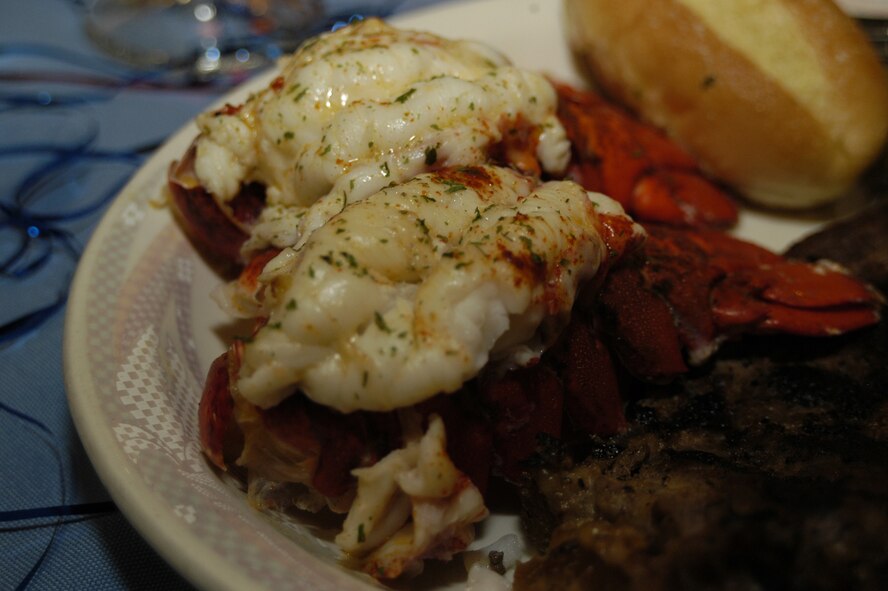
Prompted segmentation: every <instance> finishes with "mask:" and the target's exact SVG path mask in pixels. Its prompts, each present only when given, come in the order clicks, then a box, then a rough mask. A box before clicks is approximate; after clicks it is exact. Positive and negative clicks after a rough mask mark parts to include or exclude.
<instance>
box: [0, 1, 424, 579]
mask: <svg viewBox="0 0 888 591" xmlns="http://www.w3.org/2000/svg"><path fill="white" fill-rule="evenodd" d="M90 1H91V0H80V1H78V0H28V1H16V0H0V3H2V15H3V17H2V18H0V271H2V273H0V325H2V331H0V376H2V377H0V483H2V487H3V494H2V495H0V589H4V590H5V589H25V588H28V589H91V590H98V589H188V588H190V585H189V584H188V583H187V582H186V581H185V580H183V579H182V578H181V577H180V576H179V575H178V574H177V573H176V572H174V571H173V570H172V569H171V568H170V567H169V566H168V565H166V564H165V563H164V562H163V560H162V559H161V558H160V557H159V556H158V555H157V554H156V553H155V551H154V550H153V549H152V548H151V547H149V546H148V545H147V543H146V542H145V541H144V540H142V538H141V537H140V536H139V534H138V533H137V532H136V531H135V530H133V528H132V527H131V526H130V525H129V524H128V523H127V521H126V519H125V517H124V516H123V515H122V514H121V513H120V512H119V511H118V510H117V508H116V507H115V506H114V504H113V502H112V501H111V499H110V498H109V496H108V493H107V492H106V490H105V488H104V487H103V486H102V483H101V482H100V480H99V479H98V477H97V476H96V473H95V471H94V470H93V468H92V466H91V464H90V461H89V458H88V457H87V456H86V454H85V452H84V450H83V447H82V446H81V443H80V440H79V438H78V435H77V432H76V429H75V427H74V425H73V423H72V421H71V416H70V414H69V411H68V406H67V400H66V396H65V389H64V383H63V377H62V339H63V325H64V318H65V297H66V294H67V287H68V283H69V282H70V278H71V276H72V274H73V272H74V269H75V267H76V263H77V257H78V255H79V253H80V252H81V251H82V249H83V247H84V246H85V245H86V242H87V241H88V239H89V236H90V234H91V232H92V230H93V229H94V227H95V226H96V224H97V223H98V221H99V220H100V219H101V216H102V213H103V211H104V210H105V208H106V207H107V205H108V203H109V201H110V198H111V197H112V196H113V194H114V192H115V191H116V188H117V187H118V186H119V185H120V183H122V182H124V181H125V179H126V178H127V177H128V176H129V174H131V173H132V172H133V171H134V170H135V169H136V168H137V167H138V165H139V163H140V162H141V161H143V160H144V159H145V158H146V157H147V156H150V154H151V152H152V151H153V149H154V148H155V147H156V146H157V145H159V143H161V142H163V140H164V138H166V137H167V136H169V135H170V134H171V133H173V132H174V131H176V130H177V129H179V128H180V127H181V126H183V125H184V124H185V123H187V122H188V121H189V120H190V119H191V118H192V117H194V116H195V115H196V114H198V113H199V112H201V111H202V110H204V109H205V108H206V107H207V106H208V105H209V104H210V103H212V102H213V101H214V100H216V99H217V98H218V97H219V96H221V95H222V94H224V93H225V92H227V91H228V89H229V88H230V87H231V85H233V84H235V83H237V82H239V81H242V80H243V79H244V78H245V77H248V76H250V75H253V74H255V73H258V71H259V70H258V69H257V70H251V71H249V72H247V73H244V74H238V75H233V76H224V77H222V78H221V79H216V80H203V81H201V80H198V79H195V78H194V76H191V75H182V74H181V73H180V72H178V73H177V72H170V71H159V72H158V71H154V72H151V73H147V74H146V73H145V72H144V71H139V70H134V69H132V68H131V67H130V66H127V65H126V64H124V63H122V62H115V61H113V60H110V59H109V57H108V56H107V55H105V54H103V53H102V52H101V51H100V50H99V49H97V47H96V46H95V44H94V43H93V42H92V41H91V40H90V38H89V37H88V36H87V34H86V32H85V29H84V26H83V24H84V18H85V15H86V14H87V13H86V11H87V10H88V7H89V5H90ZM440 1H441V0H363V1H361V0H323V2H322V4H323V7H324V14H323V15H322V17H321V19H320V20H319V21H318V22H316V23H313V24H312V29H313V30H314V31H321V30H324V29H329V28H331V27H334V26H337V23H339V24H341V23H342V22H344V21H347V20H348V19H349V18H353V17H354V16H355V15H361V16H364V15H370V14H380V15H383V16H386V15H392V14H399V13H403V12H406V11H409V10H413V9H416V8H419V7H421V6H424V5H428V4H432V3H435V2H440ZM205 3H209V4H211V2H209V1H208V0H207V1H206V2H205ZM106 197H107V199H106Z"/></svg>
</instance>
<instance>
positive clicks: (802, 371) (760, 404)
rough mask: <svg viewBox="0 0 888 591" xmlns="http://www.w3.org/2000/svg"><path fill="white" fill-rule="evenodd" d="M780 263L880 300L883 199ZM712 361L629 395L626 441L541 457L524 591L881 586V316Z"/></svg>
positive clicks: (884, 572) (884, 583)
mask: <svg viewBox="0 0 888 591" xmlns="http://www.w3.org/2000/svg"><path fill="white" fill-rule="evenodd" d="M788 254H789V255H790V256H793V257H796V258H806V259H816V258H830V259H832V260H835V261H838V262H840V263H842V264H844V265H845V266H847V267H848V268H849V269H850V270H851V271H852V272H854V273H855V274H858V275H860V276H862V277H864V278H865V279H867V280H869V281H870V282H871V283H873V284H874V285H876V286H877V287H879V288H880V289H881V290H882V291H883V293H885V292H886V291H888V204H882V205H877V206H875V207H873V208H871V209H870V210H869V211H867V212H865V213H864V214H863V215H860V216H858V217H856V218H855V219H853V220H850V221H848V222H845V223H841V224H837V225H835V226H834V227H832V228H830V229H828V230H826V231H824V232H821V233H819V234H817V235H814V236H812V237H810V238H808V239H806V240H804V241H802V242H801V243H800V244H798V245H796V246H795V247H794V248H792V249H791V250H790V251H789V253H788ZM883 312H884V310H883ZM883 317H884V314H883ZM717 357H718V358H717V360H716V361H714V362H712V363H711V364H710V365H709V366H707V367H705V368H702V369H701V370H699V371H697V372H695V373H693V374H690V375H688V376H686V377H685V378H684V379H682V380H681V381H680V382H678V383H676V384H673V385H672V386H669V387H666V388H662V387H661V388H657V389H653V388H649V389H646V390H645V391H644V392H643V393H642V395H641V396H640V397H639V398H637V399H635V400H633V401H631V402H630V403H629V404H628V408H627V418H629V420H630V427H629V430H628V431H627V432H626V433H624V434H623V435H620V436H617V437H614V438H611V439H595V440H592V441H586V442H582V443H580V444H576V445H573V446H570V447H569V448H568V447H564V446H561V447H559V446H556V445H554V444H552V445H549V446H548V448H547V449H546V451H545V452H542V453H541V455H540V462H539V464H540V465H539V466H537V467H536V468H534V469H533V470H532V476H531V479H530V481H529V482H528V484H527V486H525V487H524V488H523V491H522V496H523V507H524V513H525V514H524V522H525V525H526V527H527V530H528V533H529V534H530V536H531V539H532V540H534V541H535V542H536V543H537V544H538V545H539V546H540V547H541V548H542V549H543V550H545V553H544V554H543V555H542V556H540V557H538V558H534V559H532V560H531V561H529V562H528V563H526V564H524V565H521V566H520V567H519V569H518V571H517V573H516V578H515V589H516V590H517V591H521V590H541V589H558V590H569V589H607V590H609V589H654V590H656V589H736V590H746V589H750V590H754V589H839V588H843V589H845V588H847V589H888V368H886V366H888V323H886V322H884V321H883V322H882V323H880V324H879V325H877V326H875V327H872V328H870V329H867V330H865V331H862V332H859V333H856V334H851V335H846V336H844V337H841V338H838V339H826V340H814V341H812V340H811V339H799V338H783V337H781V338H773V337H770V338H755V339H746V340H744V341H742V342H739V343H735V344H733V345H731V346H729V347H726V348H724V349H723V350H722V351H721V352H720V353H719V355H718V356H717ZM550 443H551V442H550Z"/></svg>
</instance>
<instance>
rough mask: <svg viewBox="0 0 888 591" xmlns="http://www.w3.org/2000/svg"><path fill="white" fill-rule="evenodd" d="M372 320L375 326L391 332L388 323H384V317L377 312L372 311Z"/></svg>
mask: <svg viewBox="0 0 888 591" xmlns="http://www.w3.org/2000/svg"><path fill="white" fill-rule="evenodd" d="M373 322H374V323H376V328H378V329H379V330H381V331H382V332H392V329H391V328H389V326H388V324H386V323H385V319H384V318H383V317H382V314H380V313H379V312H374V313H373Z"/></svg>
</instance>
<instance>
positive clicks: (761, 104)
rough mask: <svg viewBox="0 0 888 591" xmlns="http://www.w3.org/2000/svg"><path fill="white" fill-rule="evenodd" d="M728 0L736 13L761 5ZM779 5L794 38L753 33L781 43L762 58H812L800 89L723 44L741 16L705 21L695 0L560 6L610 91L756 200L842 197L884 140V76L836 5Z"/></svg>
mask: <svg viewBox="0 0 888 591" xmlns="http://www.w3.org/2000/svg"><path fill="white" fill-rule="evenodd" d="M730 1H731V3H733V4H737V5H738V7H737V10H746V9H748V10H753V9H755V7H756V5H758V6H759V8H760V7H761V4H763V0H730ZM689 3H690V6H689ZM720 4H721V6H725V5H726V4H727V0H725V1H724V2H722V3H720ZM772 4H775V6H770V8H771V9H773V10H778V11H779V16H781V17H783V18H788V19H790V22H792V23H793V25H794V26H793V27H792V29H794V30H795V33H793V31H792V30H789V31H788V30H787V28H786V26H785V25H786V21H784V22H783V23H782V24H781V23H779V22H777V21H776V20H775V21H773V24H770V23H771V22H772V21H764V19H762V20H761V22H766V26H769V27H774V29H775V30H773V31H763V32H760V33H758V34H757V38H760V39H765V42H766V43H769V44H770V43H774V44H776V45H775V46H774V47H773V50H772V51H765V52H764V54H765V58H767V56H768V55H770V56H774V55H784V54H785V55H789V54H791V53H792V51H796V53H797V54H801V55H802V56H803V57H807V58H808V59H807V60H805V59H801V62H800V64H801V68H800V69H802V70H804V71H802V72H799V77H800V78H799V80H801V81H802V84H796V85H794V84H793V82H795V81H794V80H788V78H789V76H787V77H785V78H787V79H779V78H775V77H774V76H773V71H774V69H773V68H770V70H771V73H770V74H769V73H768V70H769V68H768V66H767V65H766V64H763V63H762V59H763V56H762V55H758V56H756V55H751V54H750V53H748V52H746V51H743V50H742V49H741V48H739V47H738V45H737V44H736V43H730V42H728V41H726V39H730V38H731V35H736V34H737V32H736V31H733V32H726V31H725V30H723V29H721V28H720V27H725V26H734V24H733V23H734V22H735V20H736V19H727V21H726V22H728V23H731V24H727V25H726V24H725V22H722V23H713V21H711V20H710V21H707V20H705V19H704V17H703V16H701V14H700V13H698V12H696V11H695V9H694V8H693V1H692V0H658V1H657V2H650V1H649V0H621V1H620V2H613V1H612V0H565V7H566V17H567V28H568V35H569V40H570V43H571V46H572V48H573V49H574V51H575V53H576V55H577V58H578V59H579V61H580V62H581V64H582V65H584V66H585V67H587V68H588V70H589V73H590V74H591V75H592V77H593V79H594V81H595V82H596V83H597V84H598V85H600V86H601V87H602V89H603V90H604V91H606V92H607V93H608V94H611V95H612V96H614V97H615V98H617V99H618V100H620V101H622V102H624V103H625V104H627V105H629V106H630V107H632V108H633V109H635V110H636V111H638V112H639V113H640V114H641V115H642V116H644V117H646V118H648V119H649V120H651V121H652V122H653V123H655V124H657V125H659V126H661V127H663V128H665V129H666V130H667V132H669V133H670V134H671V135H672V136H674V137H675V138H676V139H678V140H679V141H680V142H681V143H682V144H684V145H685V147H686V148H688V150H690V151H691V152H692V153H693V154H695V155H696V156H697V157H698V158H699V159H700V160H701V163H702V164H703V166H704V167H705V168H706V169H707V170H709V171H710V172H711V173H713V174H714V175H715V176H717V177H719V178H721V179H723V180H725V181H727V182H728V183H730V184H732V185H734V186H735V187H737V188H738V189H739V190H740V191H741V192H742V193H743V194H745V195H746V196H748V197H749V198H750V199H752V200H754V201H757V202H759V203H764V204H767V205H772V206H778V207H785V208H799V207H809V206H814V205H818V204H821V203H824V202H827V201H829V200H831V199H833V198H835V197H837V196H839V195H840V194H841V193H842V192H843V191H845V190H846V189H847V188H848V187H849V186H850V185H851V184H853V182H854V180H855V178H856V177H857V176H858V175H859V174H860V172H861V171H862V170H863V169H864V168H865V167H866V166H867V165H868V164H869V163H870V162H872V160H873V159H874V158H875V157H876V156H877V154H878V152H879V149H880V148H881V146H882V145H883V144H884V142H885V138H886V136H888V78H886V74H885V71H884V70H883V69H882V67H881V64H880V63H879V62H878V59H877V57H876V55H875V52H874V51H873V50H872V49H871V48H870V46H869V45H868V43H867V41H866V39H865V37H864V36H863V34H862V33H861V32H860V31H859V30H858V29H857V27H856V26H855V25H854V23H853V21H851V20H850V19H849V18H847V17H846V16H845V15H844V14H843V13H842V12H841V11H840V10H839V9H838V8H837V7H836V6H835V5H834V4H832V2H831V1H830V0H772ZM743 5H746V6H743ZM776 5H779V6H776ZM711 26H712V27H713V28H710V27H711ZM716 29H717V30H716ZM793 34H795V35H796V37H797V38H796V39H790V40H787V36H788V35H793ZM735 39H736V37H735ZM781 44H788V45H787V48H786V51H785V52H784V48H783V47H782V46H781ZM793 44H794V45H793ZM769 49H770V48H769ZM781 52H783V53H781ZM756 60H758V61H756ZM772 61H773V60H772ZM778 69H779V68H778ZM793 86H795V88H794V87H793ZM811 89H814V91H811Z"/></svg>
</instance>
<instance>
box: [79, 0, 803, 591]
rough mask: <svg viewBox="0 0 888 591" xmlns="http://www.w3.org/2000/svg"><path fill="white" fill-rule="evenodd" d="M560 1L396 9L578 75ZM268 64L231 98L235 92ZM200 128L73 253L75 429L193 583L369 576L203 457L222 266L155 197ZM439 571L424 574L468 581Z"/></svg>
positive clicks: (426, 24)
mask: <svg viewBox="0 0 888 591" xmlns="http://www.w3.org/2000/svg"><path fill="white" fill-rule="evenodd" d="M560 6H561V2H560V1H558V0H537V1H530V0H483V1H476V2H457V3H448V4H444V5H441V6H438V7H433V8H431V9H427V10H424V11H420V12H416V13H411V14H409V15H405V16H404V17H402V18H400V19H398V21H399V23H400V24H401V25H403V26H407V27H413V28H418V29H426V30H431V31H434V32H437V33H440V34H443V35H447V36H451V37H457V36H459V37H470V38H476V39H479V40H483V41H485V42H487V43H489V44H491V45H493V46H495V47H497V48H499V49H501V50H502V51H503V52H504V53H506V54H507V55H509V56H510V57H511V58H512V59H513V61H514V62H515V63H517V64H519V65H522V66H525V67H528V68H534V69H537V70H541V71H544V72H547V73H549V74H551V75H554V76H556V77H558V78H561V79H563V80H565V81H567V82H574V83H576V82H578V81H579V79H578V76H577V74H576V73H575V71H574V70H573V68H572V64H571V60H570V58H569V55H568V52H567V49H566V47H565V44H564V40H563V37H562V34H561V30H562V27H561V12H560ZM269 78H270V76H265V77H263V78H261V79H257V80H254V81H252V82H251V83H249V84H247V85H246V86H245V87H243V88H240V89H238V90H236V91H235V92H233V93H232V94H231V95H230V96H228V97H226V99H225V100H226V101H228V102H232V103H239V102H242V101H243V100H244V99H245V98H246V96H247V95H248V93H249V92H251V91H255V90H256V89H258V88H260V87H261V86H263V85H265V84H266V83H267V82H268V80H269ZM195 134H196V127H194V126H193V125H189V126H188V127H186V128H185V129H183V130H181V131H180V132H178V133H177V134H175V135H174V136H173V137H172V138H171V139H170V140H169V141H168V142H167V143H166V144H165V145H164V146H163V147H162V148H161V149H160V150H158V151H157V153H156V154H155V155H154V157H153V158H151V160H150V161H149V162H148V163H147V164H146V165H145V166H144V168H142V169H141V170H140V171H139V172H138V173H137V174H136V176H135V177H134V178H133V179H132V181H131V182H130V183H129V184H128V185H127V186H126V188H125V189H124V190H123V191H122V192H121V194H120V196H119V197H118V198H117V200H116V201H115V203H114V204H113V205H112V207H111V208H110V210H109V211H108V213H107V215H106V216H105V218H104V220H103V221H102V223H101V225H100V226H99V228H98V230H97V231H96V232H95V234H94V236H93V238H92V240H91V241H90V243H89V247H88V248H87V250H86V252H85V254H84V256H83V259H82V261H81V263H80V267H79V269H78V272H77V275H76V278H75V280H74V285H73V288H72V292H71V298H70V301H69V303H68V313H67V319H66V326H65V380H66V384H67V388H68V396H69V400H70V406H71V411H72V414H73V417H74V420H75V422H76V425H77V428H78V431H79V433H80V436H81V438H82V439H83V443H84V445H85V447H86V450H87V452H88V453H89V456H90V458H91V459H92V461H93V463H94V465H95V467H96V470H97V471H98V473H99V475H100V476H101V478H102V480H103V481H104V483H105V485H106V486H107V487H108V490H109V492H110V493H111V496H112V497H113V498H114V500H115V502H116V503H117V505H118V506H119V507H120V509H121V510H122V511H123V512H124V514H125V515H126V516H127V518H128V519H129V520H130V521H131V522H132V523H133V525H134V526H135V527H136V528H137V529H138V530H139V531H140V532H141V533H142V535H144V536H145V538H147V540H148V541H149V542H150V543H151V544H152V545H153V546H154V547H155V548H156V549H157V551H158V552H159V553H160V554H161V556H163V557H164V558H165V559H166V560H168V561H169V562H170V563H171V564H172V565H173V566H174V567H175V568H176V569H178V570H179V571H180V572H181V573H182V574H183V575H184V576H185V577H186V578H187V579H189V580H190V581H191V582H193V583H194V584H196V585H197V586H199V587H202V588H206V589H231V590H234V589H237V590H243V589H299V590H309V589H310V590H317V591H323V590H325V589H328V590H352V589H355V590H356V589H367V588H370V587H368V586H370V585H374V583H373V582H372V581H371V580H370V579H369V578H367V577H364V576H362V575H359V574H356V573H354V572H351V571H348V570H346V569H344V568H342V567H340V566H339V565H337V563H336V553H335V550H334V547H333V545H332V543H331V542H330V538H329V535H328V534H327V533H325V532H326V530H324V529H323V528H321V527H320V526H318V524H311V523H306V524H303V525H294V526H284V525H281V524H280V523H277V522H274V521H272V520H271V519H268V518H266V517H264V516H263V515H261V514H259V513H258V512H256V511H254V510H252V509H250V508H249V507H248V505H247V503H246V502H245V499H244V496H243V495H242V494H241V493H240V492H239V491H238V490H236V488H234V487H232V486H228V485H226V484H225V483H223V482H222V481H221V480H220V479H219V477H218V476H217V475H216V474H215V473H214V472H213V471H211V470H210V469H209V468H208V466H207V463H206V462H205V461H204V458H203V457H202V456H201V453H200V450H199V446H198V433H197V404H198V400H199V397H200V392H201V388H202V384H203V380H204V377H205V375H206V371H207V369H208V367H209V365H210V362H211V361H212V359H213V358H215V357H216V356H217V355H218V354H220V353H221V352H222V351H223V350H224V349H225V340H224V334H222V333H224V327H225V326H226V323H227V320H226V318H225V317H224V316H223V314H222V313H221V312H219V311H218V310H217V309H216V307H215V306H214V305H212V304H211V302H210V300H209V297H208V294H209V292H210V291H211V290H212V288H213V287H214V286H215V285H217V284H218V283H219V279H218V278H217V277H216V276H215V275H214V274H213V273H212V272H211V271H210V270H209V269H208V268H207V267H206V265H205V264H204V263H203V262H202V260H201V259H200V258H199V257H198V256H197V254H196V253H195V252H194V250H193V249H192V248H191V246H190V245H189V243H188V242H187V241H186V240H185V239H184V238H183V236H182V234H181V233H180V232H179V230H178V228H177V227H176V225H175V224H174V223H173V221H172V219H171V216H170V213H169V211H167V210H166V209H165V208H163V207H159V206H158V205H157V204H158V203H159V202H160V201H161V195H162V191H163V186H164V182H165V177H166V169H167V166H168V165H169V163H170V162H171V161H172V160H174V159H176V158H178V157H179V156H180V155H181V154H182V153H183V152H184V151H185V149H186V147H187V146H188V145H189V143H190V142H191V140H192V138H193V137H194V136H195ZM814 223H815V221H813V220H809V221H798V220H792V219H788V218H787V219H780V218H774V217H769V216H764V215H754V216H750V215H748V214H747V215H744V218H743V222H742V223H741V226H740V230H739V231H740V233H741V234H743V235H745V236H747V237H751V238H753V239H756V240H758V241H759V242H762V243H764V244H765V245H767V246H770V247H772V248H782V247H783V246H784V245H785V244H786V243H788V242H789V241H790V240H792V239H794V238H796V237H797V236H799V235H800V234H801V233H803V232H805V231H806V230H808V229H810V228H811V227H813V225H814ZM516 523H517V521H516V518H515V517H514V516H500V517H499V518H498V519H497V520H495V521H494V522H493V525H485V526H484V527H483V528H482V538H484V539H486V540H488V541H490V539H491V538H495V537H496V536H497V535H498V534H499V533H500V532H501V531H502V530H503V529H506V530H508V529H510V528H512V529H515V528H516V527H517V526H516ZM436 572H437V575H430V576H428V577H426V578H425V579H424V580H423V581H422V586H432V587H437V588H459V587H460V586H461V585H460V583H458V582H454V581H455V580H456V579H454V578H452V577H451V576H450V575H449V574H445V572H444V571H436ZM436 577H439V578H438V579H436ZM441 579H445V580H441ZM447 579H449V580H447ZM457 579H458V577H457ZM411 587H413V588H415V586H414V585H411Z"/></svg>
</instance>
